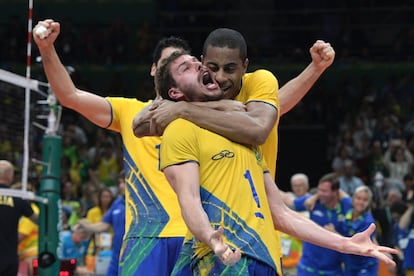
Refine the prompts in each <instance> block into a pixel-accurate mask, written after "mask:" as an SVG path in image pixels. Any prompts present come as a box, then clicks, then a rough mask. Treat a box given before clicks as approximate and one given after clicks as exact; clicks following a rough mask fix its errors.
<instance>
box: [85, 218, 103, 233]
mask: <svg viewBox="0 0 414 276" xmlns="http://www.w3.org/2000/svg"><path fill="white" fill-rule="evenodd" d="M78 223H79V225H80V226H82V227H84V228H85V229H86V231H88V232H93V233H101V232H105V231H108V230H109V229H110V228H111V225H110V224H109V223H106V222H104V221H100V222H96V223H90V222H89V221H88V220H87V219H81V220H79V221H78Z"/></svg>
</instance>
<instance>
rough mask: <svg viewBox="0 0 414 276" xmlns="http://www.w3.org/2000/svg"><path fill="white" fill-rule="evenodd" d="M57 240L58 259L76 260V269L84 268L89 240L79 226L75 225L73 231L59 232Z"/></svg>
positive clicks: (86, 233)
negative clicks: (58, 241)
mask: <svg viewBox="0 0 414 276" xmlns="http://www.w3.org/2000/svg"><path fill="white" fill-rule="evenodd" d="M59 239H60V244H59V247H58V257H59V259H60V260H69V259H76V265H77V267H84V266H85V256H86V253H87V251H88V245H89V239H90V235H89V233H88V232H87V231H86V230H85V229H84V228H82V227H81V226H80V225H75V226H74V227H73V230H71V231H63V232H61V233H60V237H59Z"/></svg>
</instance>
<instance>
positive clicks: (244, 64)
mask: <svg viewBox="0 0 414 276" xmlns="http://www.w3.org/2000/svg"><path fill="white" fill-rule="evenodd" d="M248 66H249V59H248V58H246V59H245V60H244V62H243V69H244V73H246V72H247V67H248Z"/></svg>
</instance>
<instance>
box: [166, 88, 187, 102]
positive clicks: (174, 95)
mask: <svg viewBox="0 0 414 276" xmlns="http://www.w3.org/2000/svg"><path fill="white" fill-rule="evenodd" d="M168 96H170V98H171V99H173V100H177V101H180V100H182V99H183V98H184V97H185V95H184V93H183V92H182V91H181V90H180V89H178V88H177V87H172V88H170V90H168Z"/></svg>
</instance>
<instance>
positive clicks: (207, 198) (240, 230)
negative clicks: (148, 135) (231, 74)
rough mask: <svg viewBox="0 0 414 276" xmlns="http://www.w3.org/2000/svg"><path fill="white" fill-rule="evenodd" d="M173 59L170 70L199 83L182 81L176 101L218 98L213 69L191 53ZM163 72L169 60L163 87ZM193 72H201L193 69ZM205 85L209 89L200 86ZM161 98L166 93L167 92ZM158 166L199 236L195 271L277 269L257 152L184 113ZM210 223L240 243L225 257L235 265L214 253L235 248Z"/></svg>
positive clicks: (168, 137)
mask: <svg viewBox="0 0 414 276" xmlns="http://www.w3.org/2000/svg"><path fill="white" fill-rule="evenodd" d="M178 55H180V54H178ZM170 59H171V60H173V59H176V60H174V61H172V63H171V71H174V72H179V73H178V74H180V75H181V76H185V75H186V76H195V77H196V78H193V80H195V81H194V83H197V84H198V85H193V86H185V89H186V91H189V92H188V93H187V94H183V93H181V92H177V94H175V93H174V92H172V94H174V95H173V97H176V99H185V100H189V99H191V100H193V101H201V100H206V98H205V97H204V96H206V95H208V96H209V98H208V99H213V98H214V97H212V95H216V94H215V93H218V92H221V90H220V89H219V86H218V84H217V83H215V82H214V79H213V78H212V77H211V73H209V71H208V69H207V68H206V67H202V66H201V63H200V62H198V61H197V60H196V59H195V58H194V57H191V56H189V55H180V56H179V57H178V58H177V57H176V55H175V54H173V55H172V56H171V57H169V58H168V59H167V62H169V60H170ZM166 70H169V68H168V66H162V67H161V68H159V71H158V73H157V78H158V80H159V82H160V83H162V85H160V86H159V89H160V92H162V91H168V90H167V89H164V87H168V86H170V83H168V81H165V80H168V75H169V74H168V73H167V74H164V72H165V71H166ZM189 71H193V72H196V73H197V74H191V73H190V74H188V73H187V72H189ZM163 76H167V77H166V78H164V77H163ZM164 85H165V86H164ZM200 87H202V88H204V90H203V91H204V92H200V90H199V89H198V88H200ZM190 93H191V94H190ZM190 95H191V96H190ZM217 95H218V96H222V95H223V93H222V92H221V94H220V93H218V94H217ZM162 96H163V98H166V97H168V94H167V95H162ZM161 168H165V170H164V172H165V175H166V176H167V179H168V180H169V181H170V183H171V185H172V186H173V188H174V190H175V191H176V192H177V195H178V199H179V202H180V205H181V208H182V214H183V217H184V220H185V221H186V223H187V226H188V227H189V229H190V231H191V232H192V233H193V234H194V235H195V237H196V238H197V241H196V242H195V243H194V252H195V263H194V265H193V272H194V273H195V274H196V275H199V274H200V275H215V274H217V275H218V274H220V273H223V272H225V273H228V274H229V275H248V274H250V273H249V272H252V271H255V273H259V274H260V275H275V273H276V268H277V266H278V262H279V259H278V252H277V238H276V237H275V235H274V227H273V220H272V215H271V213H270V208H269V205H268V202H267V198H266V191H265V187H264V182H263V173H264V171H266V170H267V169H266V167H265V164H264V160H263V158H262V155H261V153H260V152H259V151H256V150H253V149H252V148H251V147H250V146H244V145H241V144H238V143H235V142H232V141H231V140H229V139H227V138H224V137H222V136H220V135H218V134H216V133H214V132H211V131H208V130H205V129H202V128H200V127H199V126H196V125H195V124H193V123H191V122H189V121H186V120H181V119H179V120H176V121H174V122H172V123H171V124H170V126H169V127H168V128H167V130H166V132H165V133H164V137H163V141H162V144H161ZM198 195H200V196H198ZM241 199H243V200H241ZM201 202H202V205H201V204H200V203H201ZM212 226H213V227H216V229H217V228H218V227H220V226H221V227H222V231H223V233H224V242H225V243H226V244H229V245H230V246H231V247H232V248H237V249H238V250H237V251H236V253H234V255H235V256H234V257H235V258H234V259H233V260H230V259H228V257H224V258H225V259H223V261H225V264H226V265H229V264H234V266H232V267H227V266H226V265H224V264H223V262H222V261H221V260H220V259H217V258H215V254H223V256H226V254H232V255H233V253H232V252H231V251H230V250H227V253H226V249H227V246H226V245H225V244H223V243H222V242H219V241H218V242H215V241H214V235H216V234H217V233H215V229H214V228H213V227H212ZM220 231H221V230H220ZM212 249H213V251H212ZM241 252H242V253H243V255H242V256H240V253H241ZM240 257H241V261H239V258H240ZM237 261H238V262H237ZM236 262H237V264H235V263H236ZM259 274H258V275H259Z"/></svg>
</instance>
